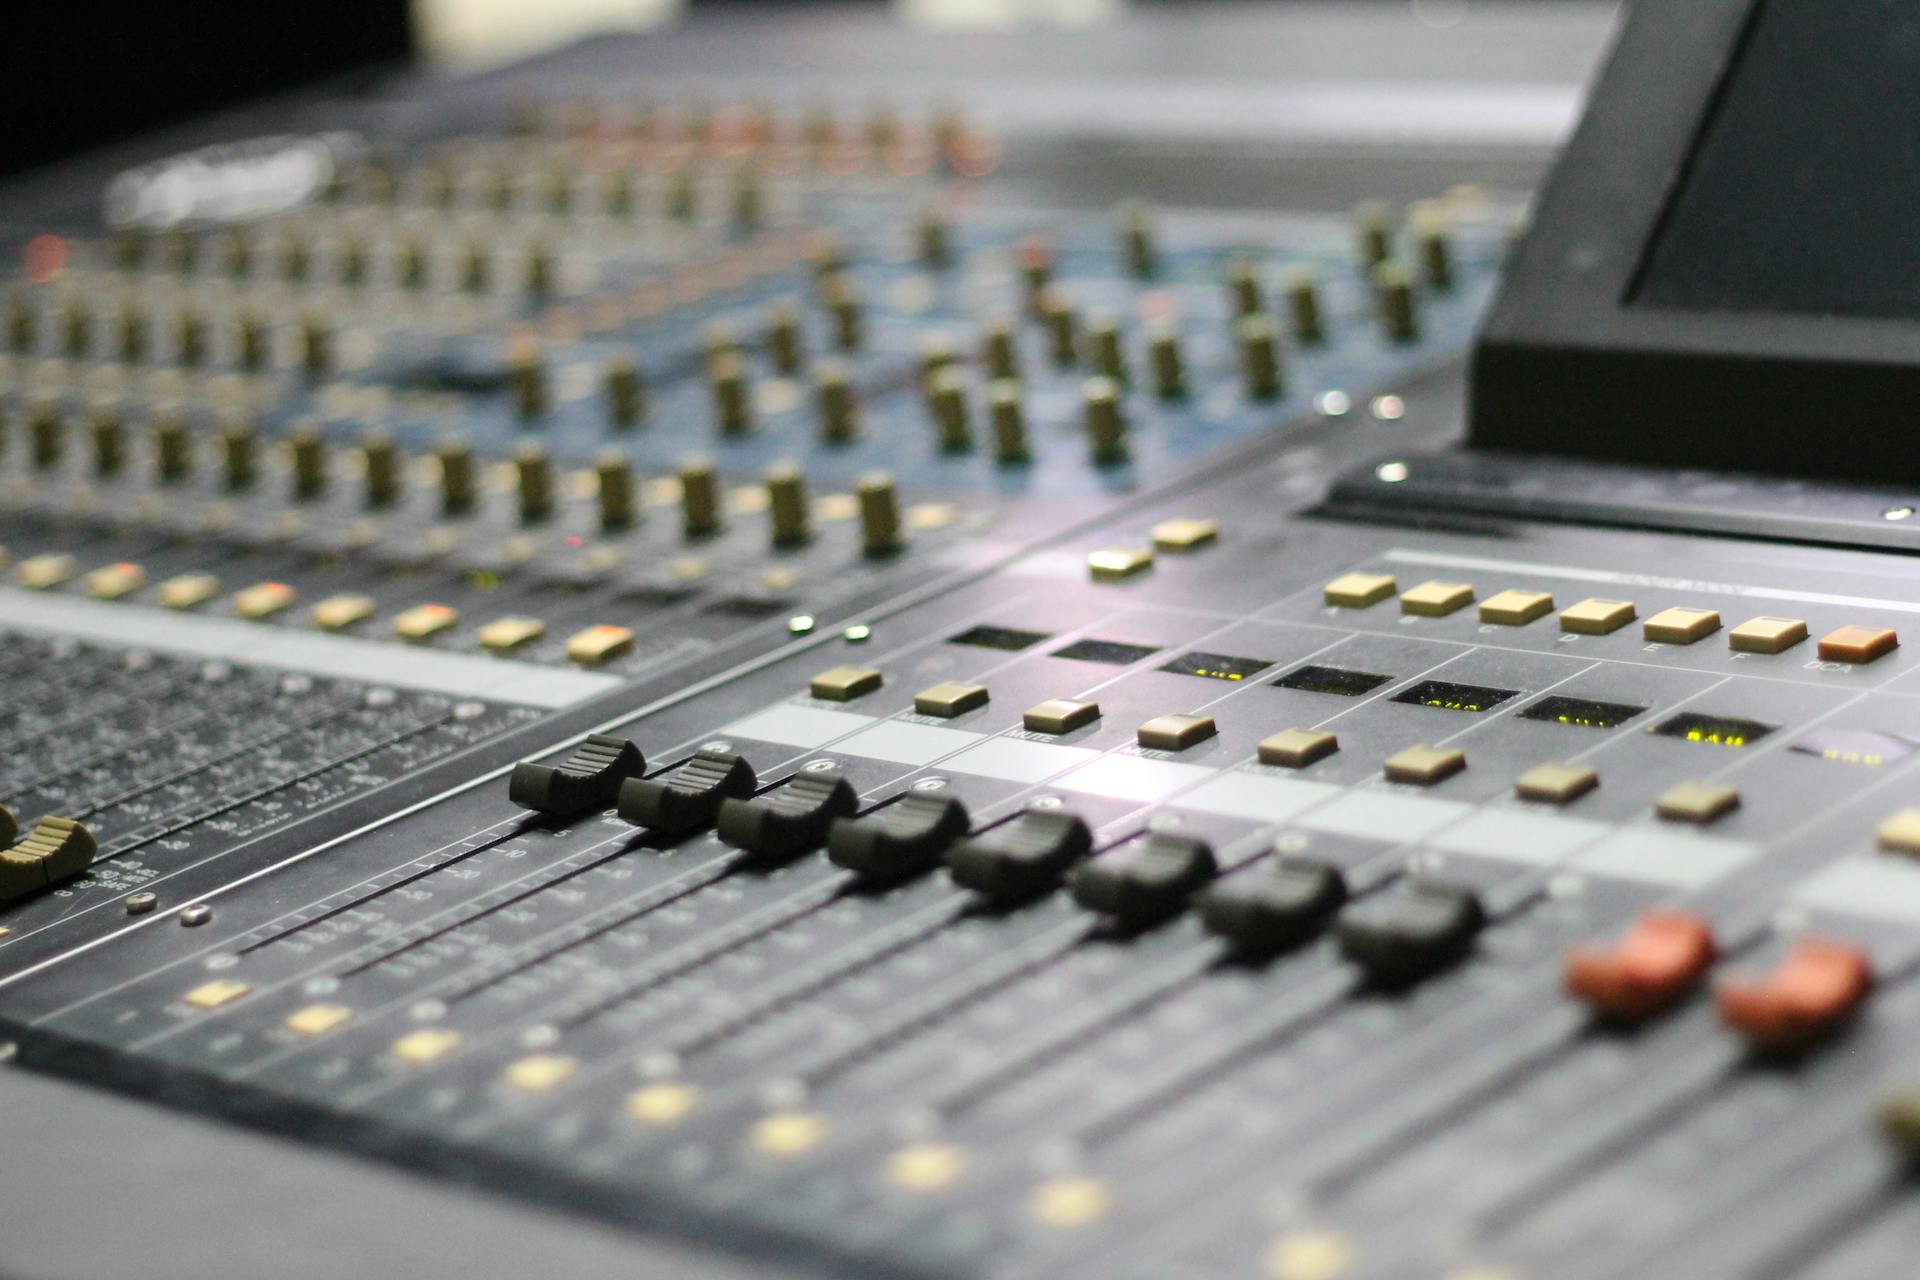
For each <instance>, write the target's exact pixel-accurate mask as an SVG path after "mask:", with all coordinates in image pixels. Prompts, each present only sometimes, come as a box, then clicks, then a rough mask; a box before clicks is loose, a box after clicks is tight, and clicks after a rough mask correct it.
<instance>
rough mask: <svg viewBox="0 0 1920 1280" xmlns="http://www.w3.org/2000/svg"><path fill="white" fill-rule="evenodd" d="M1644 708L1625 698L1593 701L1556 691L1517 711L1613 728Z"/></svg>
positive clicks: (1527, 716) (1532, 716)
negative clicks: (1566, 695) (1616, 700)
mask: <svg viewBox="0 0 1920 1280" xmlns="http://www.w3.org/2000/svg"><path fill="white" fill-rule="evenodd" d="M1645 710H1646V708H1645V707H1636V706H1634V705H1633V704H1632V703H1628V702H1596V701H1594V700H1593V699H1591V698H1568V697H1564V696H1562V695H1561V694H1557V693H1556V694H1553V695H1551V696H1549V697H1545V698H1542V699H1540V701H1538V702H1535V703H1533V704H1532V705H1530V706H1527V707H1523V708H1521V710H1520V712H1519V715H1520V718H1521V719H1522V720H1550V721H1552V722H1553V723H1554V724H1570V725H1575V726H1577V727H1579V728H1582V729H1616V728H1618V727H1620V726H1621V725H1623V724H1625V723H1626V722H1627V721H1629V720H1631V719H1633V718H1634V717H1635V716H1637V715H1639V714H1640V713H1641V712H1643V711H1645Z"/></svg>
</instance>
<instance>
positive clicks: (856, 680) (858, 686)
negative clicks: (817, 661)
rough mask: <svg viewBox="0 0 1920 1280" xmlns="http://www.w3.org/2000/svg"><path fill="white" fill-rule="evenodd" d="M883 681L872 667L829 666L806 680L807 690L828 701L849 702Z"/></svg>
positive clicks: (865, 693) (871, 690)
mask: <svg viewBox="0 0 1920 1280" xmlns="http://www.w3.org/2000/svg"><path fill="white" fill-rule="evenodd" d="M883 681H884V678H883V677H882V676H881V674H880V673H879V672H878V671H875V670H874V669H873V668H872V667H829V668H828V669H827V670H825V671H822V672H821V673H820V674H819V675H817V676H815V677H814V678H813V679H811V680H809V681H807V692H808V693H810V694H812V695H813V696H814V697H816V698H825V699H826V700H827V701H829V702H851V701H852V700H853V699H855V698H863V697H865V696H866V695H867V694H869V693H872V692H873V691H874V690H875V689H878V688H879V687H880V686H881V684H882V683H883Z"/></svg>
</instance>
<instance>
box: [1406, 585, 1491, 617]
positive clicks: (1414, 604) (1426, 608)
mask: <svg viewBox="0 0 1920 1280" xmlns="http://www.w3.org/2000/svg"><path fill="white" fill-rule="evenodd" d="M1472 603H1473V588H1472V587H1470V586H1468V585H1467V584H1466V583H1464V582H1440V581H1438V580H1435V581H1433V582H1423V583H1421V584H1420V585H1419V586H1417V587H1410V588H1408V589H1407V590H1405V591H1403V592H1401V593H1400V612H1402V613H1417V614H1419V615H1420V616H1421V617H1424V618H1444V617H1446V616H1447V615H1448V614H1450V613H1457V612H1459V611H1460V610H1462V609H1464V608H1466V607H1467V606H1468V605H1470V604H1472Z"/></svg>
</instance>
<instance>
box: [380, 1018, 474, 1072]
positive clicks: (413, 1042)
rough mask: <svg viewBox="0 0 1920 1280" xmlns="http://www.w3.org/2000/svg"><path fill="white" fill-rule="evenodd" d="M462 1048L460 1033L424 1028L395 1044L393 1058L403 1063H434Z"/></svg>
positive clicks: (442, 1028) (444, 1029) (441, 1028)
mask: <svg viewBox="0 0 1920 1280" xmlns="http://www.w3.org/2000/svg"><path fill="white" fill-rule="evenodd" d="M459 1047H460V1033H459V1032H458V1031H454V1030H452V1029H451V1028H449V1027H422V1028H420V1029H419V1030H418V1031H409V1032H407V1034H405V1035H403V1036H401V1037H400V1038H399V1039H398V1040H395V1041H394V1042H393V1056H394V1057H396V1058H398V1059H400V1061H402V1062H411V1063H414V1064H416V1065H418V1064H420V1063H426V1062H433V1061H436V1060H438V1059H440V1058H444V1057H446V1056H447V1055H448V1054H450V1053H452V1052H453V1051H454V1050H455V1049H457V1048H459Z"/></svg>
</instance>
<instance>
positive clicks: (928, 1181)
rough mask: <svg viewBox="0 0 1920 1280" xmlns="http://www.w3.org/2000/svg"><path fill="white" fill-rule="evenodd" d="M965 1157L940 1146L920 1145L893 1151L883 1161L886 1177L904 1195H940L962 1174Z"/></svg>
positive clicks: (934, 1143)
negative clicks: (904, 1192) (911, 1193)
mask: <svg viewBox="0 0 1920 1280" xmlns="http://www.w3.org/2000/svg"><path fill="white" fill-rule="evenodd" d="M966 1168H967V1157H966V1153H965V1152H964V1151H962V1150H961V1149H960V1148H959V1147H956V1146H952V1145H949V1144H947V1143H940V1142H923V1143H917V1144H915V1145H914V1146H911V1147H906V1148H904V1149H902V1150H900V1151H896V1152H895V1153H894V1154H893V1157H892V1158H891V1159H889V1160H888V1161H887V1177H888V1179H890V1180H891V1181H892V1183H893V1185H894V1186H896V1187H901V1188H903V1189H905V1190H907V1191H944V1190H946V1189H947V1188H948V1187H950V1186H952V1185H953V1184H954V1183H955V1182H957V1181H959V1180H960V1175H961V1174H963V1173H965V1172H966Z"/></svg>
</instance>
